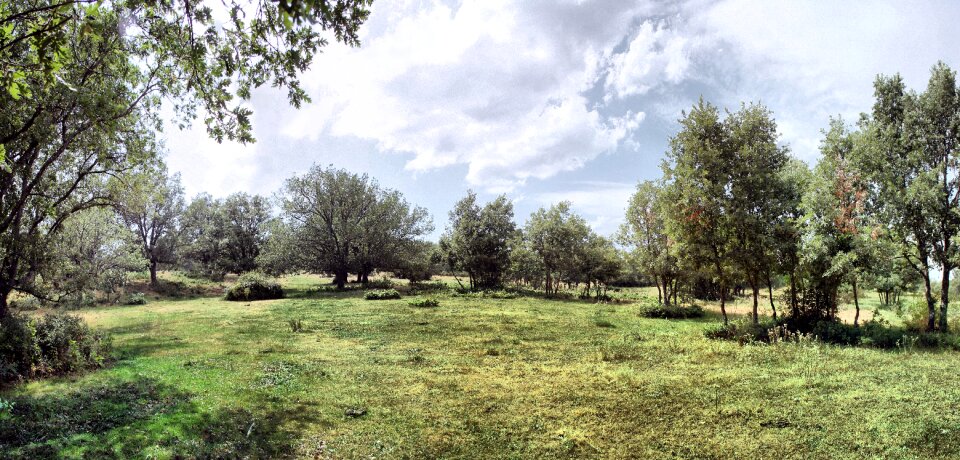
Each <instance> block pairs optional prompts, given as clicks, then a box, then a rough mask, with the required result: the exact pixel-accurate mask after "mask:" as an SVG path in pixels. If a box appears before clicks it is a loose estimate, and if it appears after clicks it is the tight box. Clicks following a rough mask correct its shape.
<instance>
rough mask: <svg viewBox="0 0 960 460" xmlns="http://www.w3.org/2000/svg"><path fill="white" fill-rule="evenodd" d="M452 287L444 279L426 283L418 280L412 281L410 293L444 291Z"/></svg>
mask: <svg viewBox="0 0 960 460" xmlns="http://www.w3.org/2000/svg"><path fill="white" fill-rule="evenodd" d="M449 289H450V286H447V284H446V283H444V282H443V281H433V282H429V283H425V282H423V281H417V282H412V283H410V293H411V294H421V293H427V292H444V291H447V290H449Z"/></svg>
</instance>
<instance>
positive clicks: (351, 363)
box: [0, 276, 960, 459]
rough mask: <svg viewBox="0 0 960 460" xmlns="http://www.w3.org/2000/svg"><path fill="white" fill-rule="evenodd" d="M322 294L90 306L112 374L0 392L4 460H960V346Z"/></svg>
mask: <svg viewBox="0 0 960 460" xmlns="http://www.w3.org/2000/svg"><path fill="white" fill-rule="evenodd" d="M319 282H320V280H319V279H317V278H314V277H308V276H301V277H292V278H287V279H286V280H285V285H286V287H287V289H288V290H289V292H290V293H291V298H288V299H284V300H275V301H261V302H250V303H245V302H240V303H237V302H225V301H222V300H219V298H217V297H198V298H194V299H184V300H153V301H151V302H150V303H149V304H147V305H142V306H112V307H104V308H98V309H91V310H84V311H81V312H79V314H81V315H82V316H84V317H85V318H86V319H87V320H88V321H89V322H90V323H91V324H92V325H93V326H94V327H96V328H98V329H101V330H105V331H108V332H110V333H111V335H112V336H113V338H114V346H115V348H116V350H117V352H118V353H119V355H120V359H119V360H118V361H117V362H116V363H115V364H113V365H112V366H111V367H109V368H107V369H104V370H100V371H95V372H90V373H87V374H84V375H80V376H76V377H74V378H62V379H53V380H44V381H35V382H30V383H27V384H22V385H18V386H16V387H14V388H10V389H7V390H5V391H4V392H3V393H2V394H0V397H2V398H3V399H4V400H7V401H13V403H14V409H13V411H12V413H8V414H6V415H3V416H0V449H2V452H0V457H3V458H17V457H22V458H43V457H67V458H81V457H86V458H111V457H115V458H177V457H181V458H182V457H186V458H193V457H224V458H235V457H244V456H246V457H250V458H266V457H306V458H436V457H446V458H562V457H571V458H591V457H600V458H775V459H780V458H957V457H960V373H958V372H957V368H958V366H960V354H958V353H955V352H927V351H917V350H912V349H910V348H904V349H901V350H897V351H881V350H874V349H869V348H855V347H836V346H828V345H822V344H817V343H801V344H778V345H742V346H741V345H738V344H736V343H732V342H723V341H713V340H708V339H706V338H704V336H703V330H704V329H705V328H708V327H710V326H712V325H715V324H716V323H717V321H718V319H717V317H716V316H715V315H714V314H710V315H708V317H707V318H704V319H699V320H658V319H645V318H641V317H639V316H638V315H637V314H636V310H637V306H636V305H635V304H607V305H598V304H592V303H586V302H579V301H552V300H543V299H536V298H516V299H489V298H475V297H454V296H451V295H449V294H445V295H442V296H439V297H438V298H439V301H440V306H439V307H436V308H414V307H411V306H409V304H408V302H409V301H410V300H413V299H415V298H416V297H406V298H404V299H401V300H384V301H367V300H363V298H362V292H344V293H312V294H311V293H310V291H309V288H310V287H312V286H314V285H316V284H318V283H319ZM295 319H299V320H302V325H303V327H304V330H303V331H301V332H293V331H292V329H291V326H290V325H289V324H288V322H289V321H290V320H295Z"/></svg>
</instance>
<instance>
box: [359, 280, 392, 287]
mask: <svg viewBox="0 0 960 460" xmlns="http://www.w3.org/2000/svg"><path fill="white" fill-rule="evenodd" d="M363 288H364V289H393V281H390V280H389V279H388V278H387V277H382V278H380V279H376V280H372V281H367V282H366V283H364V284H363Z"/></svg>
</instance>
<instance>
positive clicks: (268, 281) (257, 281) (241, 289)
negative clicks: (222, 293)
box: [226, 272, 283, 301]
mask: <svg viewBox="0 0 960 460" xmlns="http://www.w3.org/2000/svg"><path fill="white" fill-rule="evenodd" d="M282 298H283V289H281V288H280V283H278V282H277V281H276V280H275V279H273V278H270V277H269V276H267V275H264V274H262V273H256V272H250V273H244V274H243V275H240V278H238V279H237V282H236V284H234V285H233V286H231V287H230V289H229V290H228V291H227V296H226V299H227V300H234V301H246V300H268V299H282Z"/></svg>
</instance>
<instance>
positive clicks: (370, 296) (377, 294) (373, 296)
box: [363, 289, 400, 300]
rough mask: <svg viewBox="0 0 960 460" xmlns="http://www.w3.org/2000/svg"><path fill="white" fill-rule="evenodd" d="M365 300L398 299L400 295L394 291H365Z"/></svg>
mask: <svg viewBox="0 0 960 460" xmlns="http://www.w3.org/2000/svg"><path fill="white" fill-rule="evenodd" d="M363 298H364V299H367V300H389V299H399V298H400V293H399V292H397V290H396V289H379V290H376V291H367V293H366V294H364V296H363Z"/></svg>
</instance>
